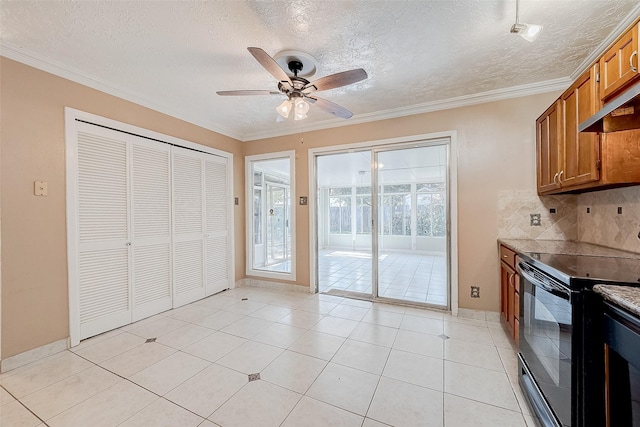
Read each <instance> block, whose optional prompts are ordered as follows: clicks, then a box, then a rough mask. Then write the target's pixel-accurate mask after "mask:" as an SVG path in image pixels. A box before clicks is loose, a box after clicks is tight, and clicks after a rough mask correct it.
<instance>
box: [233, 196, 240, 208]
mask: <svg viewBox="0 0 640 427" xmlns="http://www.w3.org/2000/svg"><path fill="white" fill-rule="evenodd" d="M233 204H234V205H236V206H238V205H239V204H240V199H239V198H238V197H236V198H234V199H233Z"/></svg>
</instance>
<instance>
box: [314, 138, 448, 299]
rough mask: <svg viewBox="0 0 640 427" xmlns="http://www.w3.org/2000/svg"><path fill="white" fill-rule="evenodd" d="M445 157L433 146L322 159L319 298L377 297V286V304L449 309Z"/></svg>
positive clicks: (444, 149) (444, 147)
mask: <svg viewBox="0 0 640 427" xmlns="http://www.w3.org/2000/svg"><path fill="white" fill-rule="evenodd" d="M447 156H448V147H447V145H446V144H430V145H425V146H411V147H405V148H401V149H396V148H390V149H381V150H373V149H366V150H362V151H357V152H348V153H336V154H327V155H320V156H318V157H317V191H318V193H317V197H318V198H317V206H318V208H317V224H318V234H317V242H318V290H319V291H320V292H329V293H344V292H345V291H346V292H347V293H349V292H356V293H361V294H368V295H371V294H372V293H373V286H374V279H375V282H376V285H377V295H374V296H377V297H385V298H392V299H400V300H404V301H410V302H419V303H425V304H430V305H438V306H447V305H448V280H447V272H448V263H447V245H448V240H447V221H448V217H447V161H448V160H447ZM374 186H375V187H374ZM372 188H377V192H372ZM372 193H377V194H372ZM375 215H377V221H374V216H375ZM374 227H375V228H374ZM374 231H375V233H374ZM374 234H375V236H374ZM374 245H375V249H376V250H375V251H374ZM374 254H377V260H376V262H375V263H374V262H373V260H372V257H373V256H376V255H374Z"/></svg>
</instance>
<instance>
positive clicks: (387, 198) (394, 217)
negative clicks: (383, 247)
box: [380, 184, 411, 236]
mask: <svg viewBox="0 0 640 427" xmlns="http://www.w3.org/2000/svg"><path fill="white" fill-rule="evenodd" d="M382 192H383V194H382V205H381V206H380V208H381V210H382V218H381V219H382V221H381V224H380V232H381V234H386V235H392V236H411V184H402V185H384V186H382ZM390 193H399V194H390Z"/></svg>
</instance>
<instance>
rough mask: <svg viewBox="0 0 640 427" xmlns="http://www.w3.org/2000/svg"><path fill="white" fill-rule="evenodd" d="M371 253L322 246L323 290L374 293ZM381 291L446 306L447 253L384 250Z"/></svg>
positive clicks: (320, 278) (380, 267) (320, 275)
mask: <svg viewBox="0 0 640 427" xmlns="http://www.w3.org/2000/svg"><path fill="white" fill-rule="evenodd" d="M371 271H372V266H371V253H370V252H363V251H349V250H335V249H322V250H320V252H319V254H318V286H319V288H320V292H324V293H330V292H332V291H333V292H336V291H337V292H340V291H348V292H359V293H364V294H367V295H371V274H372V273H371ZM378 275H379V276H378V294H379V296H381V297H385V298H393V299H400V300H404V301H409V302H419V303H426V304H431V305H436V306H445V307H446V306H447V263H446V258H445V256H444V255H441V256H438V255H423V254H412V253H404V252H383V253H381V254H380V256H379V262H378Z"/></svg>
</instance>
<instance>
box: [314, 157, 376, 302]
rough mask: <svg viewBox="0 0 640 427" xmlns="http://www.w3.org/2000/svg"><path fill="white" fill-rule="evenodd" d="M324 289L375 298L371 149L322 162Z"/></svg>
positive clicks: (319, 237)
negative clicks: (373, 285) (373, 293)
mask: <svg viewBox="0 0 640 427" xmlns="http://www.w3.org/2000/svg"><path fill="white" fill-rule="evenodd" d="M316 170H317V177H318V186H317V187H318V189H317V200H316V206H318V208H319V210H318V213H319V216H318V221H317V228H318V235H317V241H318V263H317V265H318V285H319V289H318V290H319V291H320V292H325V293H331V294H350V295H355V296H365V297H370V296H371V292H372V262H371V259H372V257H371V237H372V235H371V229H372V203H371V200H372V198H371V151H370V150H366V151H358V152H351V153H338V154H329V155H325V156H319V157H318V158H317V168H316Z"/></svg>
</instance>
